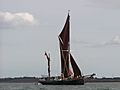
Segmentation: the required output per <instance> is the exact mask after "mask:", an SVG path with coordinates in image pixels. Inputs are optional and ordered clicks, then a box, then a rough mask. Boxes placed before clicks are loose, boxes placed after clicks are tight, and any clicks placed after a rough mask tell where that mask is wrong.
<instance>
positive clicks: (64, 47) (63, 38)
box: [59, 14, 70, 77]
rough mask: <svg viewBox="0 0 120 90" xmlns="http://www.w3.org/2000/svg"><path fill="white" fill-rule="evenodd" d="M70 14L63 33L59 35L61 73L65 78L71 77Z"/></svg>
mask: <svg viewBox="0 0 120 90" xmlns="http://www.w3.org/2000/svg"><path fill="white" fill-rule="evenodd" d="M69 17H70V16H69V14H68V17H67V20H66V23H65V25H64V28H63V30H62V32H61V33H60V35H59V44H60V54H61V73H62V74H63V75H64V77H68V76H69V49H70V48H69V47H70V46H69V33H70V31H69Z"/></svg>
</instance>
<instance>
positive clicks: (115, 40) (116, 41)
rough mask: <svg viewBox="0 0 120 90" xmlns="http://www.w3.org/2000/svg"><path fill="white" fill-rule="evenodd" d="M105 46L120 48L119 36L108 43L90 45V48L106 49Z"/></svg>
mask: <svg viewBox="0 0 120 90" xmlns="http://www.w3.org/2000/svg"><path fill="white" fill-rule="evenodd" d="M106 46H114V47H116V46H120V36H119V35H116V36H114V37H113V38H112V39H111V40H110V41H106V42H102V43H97V44H95V43H94V44H92V45H91V47H106Z"/></svg>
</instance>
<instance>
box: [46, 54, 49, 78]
mask: <svg viewBox="0 0 120 90" xmlns="http://www.w3.org/2000/svg"><path fill="white" fill-rule="evenodd" d="M45 56H46V58H47V60H48V77H49V79H50V53H49V54H47V53H46V52H45Z"/></svg>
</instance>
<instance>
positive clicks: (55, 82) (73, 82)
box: [39, 79, 84, 85]
mask: <svg viewBox="0 0 120 90" xmlns="http://www.w3.org/2000/svg"><path fill="white" fill-rule="evenodd" d="M39 83H41V84H42V85H84V80H83V79H79V80H46V81H39Z"/></svg>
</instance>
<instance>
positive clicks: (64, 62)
mask: <svg viewBox="0 0 120 90" xmlns="http://www.w3.org/2000/svg"><path fill="white" fill-rule="evenodd" d="M69 19H70V16H69V14H68V16H67V19H66V22H65V25H64V27H63V30H62V32H61V33H60V35H59V44H60V54H61V73H62V74H63V76H64V77H65V78H68V77H69V76H70V73H69V70H70V65H69V64H70V62H71V66H72V68H73V73H74V77H77V76H79V77H80V76H82V75H81V71H80V69H79V67H78V66H77V64H76V62H75V60H74V58H73V57H72V55H71V53H70V22H69Z"/></svg>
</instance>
